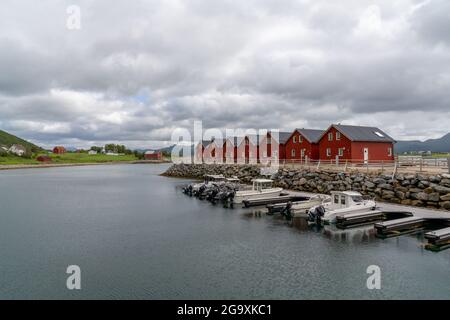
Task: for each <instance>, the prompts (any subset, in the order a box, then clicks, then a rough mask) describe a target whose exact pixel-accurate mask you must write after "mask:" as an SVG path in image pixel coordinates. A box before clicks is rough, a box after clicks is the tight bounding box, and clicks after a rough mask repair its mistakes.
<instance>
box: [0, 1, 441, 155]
mask: <svg viewBox="0 0 450 320" xmlns="http://www.w3.org/2000/svg"><path fill="white" fill-rule="evenodd" d="M75 3H76V5H78V6H79V8H80V9H81V29H80V30H69V29H68V28H67V27H66V23H67V19H68V17H69V14H68V13H67V12H66V10H67V7H68V6H69V5H72V4H73V2H69V1H60V2H58V3H56V2H55V1H51V0H42V1H39V2H34V1H20V0H19V1H17V0H5V1H3V2H2V4H1V6H2V10H0V70H1V72H0V128H1V129H4V130H7V131H10V132H12V133H15V134H18V135H20V136H23V137H25V138H29V139H31V140H33V141H34V142H37V143H40V144H42V145H44V146H52V145H54V144H61V143H63V144H67V145H72V146H80V147H85V146H89V145H91V144H98V143H105V142H116V141H117V142H122V143H126V144H128V145H129V146H131V147H148V146H159V145H164V141H167V140H169V139H170V136H171V132H172V131H173V130H174V129H175V128H177V127H188V128H190V127H192V125H193V121H194V120H203V126H204V127H223V128H225V127H227V128H280V129H286V130H290V129H292V128H295V127H311V128H325V127H327V126H328V125H329V124H330V123H332V122H334V123H336V122H342V123H348V124H361V125H376V126H380V127H381V128H382V129H383V130H385V131H387V132H389V133H390V134H391V135H392V136H394V137H395V138H396V139H399V140H400V139H413V138H419V139H424V138H429V137H438V136H440V135H443V134H445V133H447V132H448V131H449V126H448V120H447V121H446V120H445V119H449V118H450V107H449V101H450V99H449V98H450V36H449V35H450V33H449V32H448V30H450V19H448V12H450V3H449V2H448V1H445V0H431V1H415V0H397V1H389V2H387V1H379V2H378V3H377V2H374V1H365V0H348V1H340V2H339V4H337V3H334V2H333V3H332V2H331V1H325V0H324V1H321V0H315V1H308V0H296V1H295V0H285V1H282V2H280V1H276V0H249V1H242V2H241V3H239V2H236V1H231V0H217V1H202V0H190V1H181V0H178V1H173V0H165V1H159V0H150V1H143V0H136V1H124V0H120V1H115V2H114V4H113V3H111V1H106V0H97V1H95V2H94V1H88V0H80V1H75Z"/></svg>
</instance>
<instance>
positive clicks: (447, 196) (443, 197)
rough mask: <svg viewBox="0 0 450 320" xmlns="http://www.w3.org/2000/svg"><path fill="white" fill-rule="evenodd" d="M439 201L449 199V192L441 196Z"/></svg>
mask: <svg viewBox="0 0 450 320" xmlns="http://www.w3.org/2000/svg"><path fill="white" fill-rule="evenodd" d="M441 201H450V193H447V194H446V195H444V196H441Z"/></svg>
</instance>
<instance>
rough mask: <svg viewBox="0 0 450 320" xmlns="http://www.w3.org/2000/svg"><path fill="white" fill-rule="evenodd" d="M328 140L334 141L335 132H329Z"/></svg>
mask: <svg viewBox="0 0 450 320" xmlns="http://www.w3.org/2000/svg"><path fill="white" fill-rule="evenodd" d="M328 141H333V132H328Z"/></svg>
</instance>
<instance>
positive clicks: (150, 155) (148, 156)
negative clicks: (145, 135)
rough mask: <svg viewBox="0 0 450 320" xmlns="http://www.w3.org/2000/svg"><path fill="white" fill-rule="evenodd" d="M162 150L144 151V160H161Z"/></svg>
mask: <svg viewBox="0 0 450 320" xmlns="http://www.w3.org/2000/svg"><path fill="white" fill-rule="evenodd" d="M161 159H162V153H161V151H147V152H145V153H144V160H161Z"/></svg>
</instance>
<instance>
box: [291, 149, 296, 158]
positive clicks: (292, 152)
mask: <svg viewBox="0 0 450 320" xmlns="http://www.w3.org/2000/svg"><path fill="white" fill-rule="evenodd" d="M291 156H292V157H293V158H294V157H295V149H292V150H291Z"/></svg>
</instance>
